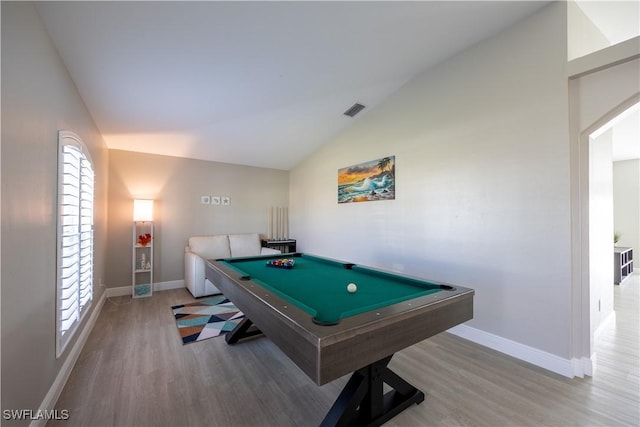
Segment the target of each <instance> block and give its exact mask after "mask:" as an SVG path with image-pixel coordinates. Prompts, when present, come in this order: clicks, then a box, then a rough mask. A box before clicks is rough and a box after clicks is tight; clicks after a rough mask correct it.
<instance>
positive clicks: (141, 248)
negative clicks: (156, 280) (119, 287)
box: [131, 221, 154, 298]
mask: <svg viewBox="0 0 640 427" xmlns="http://www.w3.org/2000/svg"><path fill="white" fill-rule="evenodd" d="M146 233H149V234H150V235H151V240H150V241H149V243H148V244H146V245H142V244H141V243H140V242H139V240H138V239H139V236H140V235H145V234H146ZM132 243H133V255H132V269H131V270H132V273H131V296H132V297H133V298H142V297H150V296H152V295H153V243H154V236H153V222H152V221H136V222H134V223H133V240H132Z"/></svg>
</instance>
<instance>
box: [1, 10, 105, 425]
mask: <svg viewBox="0 0 640 427" xmlns="http://www.w3.org/2000/svg"><path fill="white" fill-rule="evenodd" d="M1 6H2V268H1V270H2V291H1V292H2V393H1V394H2V409H16V410H17V409H33V410H37V409H38V408H39V406H40V404H41V403H42V402H43V400H44V398H45V395H46V394H47V392H48V391H49V389H50V387H51V385H52V383H53V382H54V380H55V379H56V378H57V376H58V374H59V372H60V371H61V370H62V367H63V364H64V363H65V362H66V359H67V358H68V355H69V352H70V350H69V349H70V348H71V347H72V345H70V346H69V347H68V349H67V351H66V352H65V353H64V354H63V355H62V356H61V358H59V359H56V357H55V335H56V333H55V331H56V314H55V312H56V297H55V295H56V273H55V272H56V217H57V209H56V206H57V204H56V203H57V201H56V192H57V191H56V190H57V154H58V149H57V141H58V130H60V129H68V130H72V131H73V132H75V133H77V134H78V135H80V136H81V137H82V139H83V140H84V142H85V143H86V144H87V146H88V148H89V151H90V153H91V158H92V160H93V162H94V170H95V173H96V174H95V177H96V178H95V179H96V187H95V198H96V202H95V217H94V224H95V231H94V243H95V251H94V261H95V264H94V272H95V275H96V279H97V278H99V277H101V276H102V275H103V274H104V270H105V258H106V256H105V253H106V239H107V238H106V236H107V230H106V224H107V218H106V212H107V204H106V201H107V176H108V156H107V148H106V147H105V145H104V142H103V140H102V137H101V135H100V134H99V132H98V130H97V128H96V126H95V124H94V123H93V120H92V118H91V116H90V115H89V113H88V111H87V110H86V108H85V106H84V104H83V102H82V99H81V98H80V96H79V95H78V93H77V91H76V89H75V86H74V85H73V81H72V80H71V78H70V77H69V75H68V73H67V71H66V69H65V67H64V64H63V63H62V61H61V60H60V58H59V57H58V54H57V52H56V50H55V49H54V47H53V45H52V43H51V41H50V40H49V37H48V35H47V33H46V32H45V31H44V28H43V26H42V24H41V22H40V18H39V16H38V14H37V12H36V11H35V9H34V7H33V4H31V3H27V2H2V4H1ZM102 292H103V291H102V289H101V288H100V287H99V286H98V283H96V284H95V287H94V303H93V306H92V308H91V310H93V309H95V307H96V306H97V304H96V303H97V301H98V300H99V299H100V296H101V294H102ZM85 323H86V320H85ZM80 330H81V329H79V330H78V332H80ZM78 335H79V334H76V338H77V336H78ZM72 344H73V343H72ZM13 424H14V423H13V422H11V421H5V420H4V419H3V421H2V425H13ZM22 424H24V422H23V423H22Z"/></svg>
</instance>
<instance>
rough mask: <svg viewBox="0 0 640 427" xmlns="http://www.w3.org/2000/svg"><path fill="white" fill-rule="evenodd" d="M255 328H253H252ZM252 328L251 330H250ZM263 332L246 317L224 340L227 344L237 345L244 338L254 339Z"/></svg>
mask: <svg viewBox="0 0 640 427" xmlns="http://www.w3.org/2000/svg"><path fill="white" fill-rule="evenodd" d="M252 326H253V328H251V327H252ZM250 328H251V329H250ZM260 334H262V331H261V330H260V329H258V328H257V327H256V326H255V325H254V324H253V322H252V321H251V320H249V318H247V317H245V318H244V319H242V320H241V321H240V323H238V324H237V325H236V327H235V328H233V329H232V330H231V332H229V333H227V335H225V337H224V339H225V340H226V341H227V344H235V343H237V342H238V341H239V340H241V339H243V338H248V337H252V336H254V335H260Z"/></svg>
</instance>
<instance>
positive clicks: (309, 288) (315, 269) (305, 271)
mask: <svg viewBox="0 0 640 427" xmlns="http://www.w3.org/2000/svg"><path fill="white" fill-rule="evenodd" d="M283 258H289V259H293V260H294V261H295V264H294V266H293V268H291V269H285V268H277V267H272V266H268V265H267V264H268V262H269V261H273V260H275V259H283ZM224 262H225V264H227V265H228V266H229V267H231V268H232V269H233V270H235V271H237V272H238V273H239V274H240V275H241V276H245V278H247V277H250V280H252V281H253V282H255V283H257V284H259V285H260V286H263V287H264V288H266V289H268V290H269V291H271V292H273V293H275V294H276V295H278V296H280V297H281V298H283V299H284V300H286V301H288V302H289V303H291V304H293V305H295V306H297V307H298V308H299V309H301V310H303V311H305V312H307V313H308V314H309V315H311V316H312V317H313V319H314V322H316V323H319V324H328V325H331V324H336V323H339V321H340V320H341V319H343V318H345V317H349V316H354V315H357V314H360V313H363V312H366V311H371V310H375V309H378V308H381V307H385V306H388V305H391V304H396V303H399V302H403V301H407V300H410V299H413V298H417V297H420V296H424V295H429V294H432V293H436V292H442V291H443V286H442V285H440V284H434V283H430V282H427V281H424V280H419V279H414V278H410V277H405V276H400V275H396V274H392V273H387V272H383V271H379V270H375V269H371V268H367V267H360V266H357V265H353V264H346V263H343V262H339V261H334V260H331V259H328V258H321V257H316V256H312V255H306V254H295V256H294V255H291V256H290V255H281V256H275V257H270V258H264V257H260V258H244V259H243V258H231V259H227V260H225V261H224ZM349 283H355V284H356V286H357V291H356V292H354V293H350V292H348V291H347V285H348V284H349ZM445 288H446V287H445Z"/></svg>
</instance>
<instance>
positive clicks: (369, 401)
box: [320, 355, 424, 427]
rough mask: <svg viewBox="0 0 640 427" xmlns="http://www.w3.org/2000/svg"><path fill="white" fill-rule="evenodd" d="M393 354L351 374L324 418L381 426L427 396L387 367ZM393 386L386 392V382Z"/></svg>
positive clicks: (339, 423)
mask: <svg viewBox="0 0 640 427" xmlns="http://www.w3.org/2000/svg"><path fill="white" fill-rule="evenodd" d="M391 357H393V355H391V356H387V357H385V358H384V359H381V360H378V361H377V362H374V363H372V364H370V365H368V366H365V367H364V368H361V369H358V370H357V371H355V372H354V373H353V375H351V378H349V381H348V382H347V385H346V386H345V387H344V389H342V392H340V395H339V396H338V398H337V399H336V401H335V403H334V404H333V406H332V407H331V409H330V410H329V412H328V413H327V415H326V416H325V418H324V420H323V421H322V424H320V425H321V427H329V426H356V425H357V426H379V425H382V424H384V423H386V422H387V421H389V420H390V419H391V418H393V417H395V416H396V415H398V414H399V413H400V412H402V411H404V410H405V409H406V408H408V407H409V406H411V405H413V404H414V403H415V404H419V403H421V402H422V401H423V400H424V393H422V392H421V391H420V390H418V389H417V388H415V387H414V386H412V385H411V384H409V383H408V382H406V381H405V380H404V379H402V378H401V377H400V376H399V375H397V374H396V373H395V372H393V371H392V370H391V369H389V368H388V367H387V365H388V364H389V362H390V361H391ZM384 383H387V384H388V385H389V386H391V388H393V390H391V391H389V392H388V393H386V394H384V391H383V384H384Z"/></svg>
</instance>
